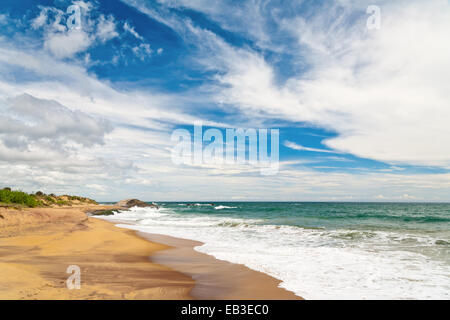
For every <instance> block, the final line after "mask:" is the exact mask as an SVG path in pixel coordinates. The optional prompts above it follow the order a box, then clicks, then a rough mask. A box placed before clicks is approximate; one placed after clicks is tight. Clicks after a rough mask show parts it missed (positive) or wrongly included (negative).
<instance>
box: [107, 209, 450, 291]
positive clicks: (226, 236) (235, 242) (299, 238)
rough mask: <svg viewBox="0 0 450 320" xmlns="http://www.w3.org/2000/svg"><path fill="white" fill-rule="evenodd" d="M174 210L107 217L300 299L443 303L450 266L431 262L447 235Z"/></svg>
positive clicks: (449, 284)
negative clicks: (190, 246) (189, 244)
mask: <svg viewBox="0 0 450 320" xmlns="http://www.w3.org/2000/svg"><path fill="white" fill-rule="evenodd" d="M217 207H221V206H217ZM223 207H225V208H223V209H227V208H230V207H227V206H223ZM178 210H179V209H178ZM218 210H220V209H218ZM179 211H180V212H178V211H177V210H174V209H170V208H160V209H159V210H156V209H152V208H135V209H132V210H130V211H128V212H123V213H117V214H115V215H114V216H108V217H105V219H108V220H113V221H118V222H120V221H127V222H133V221H134V223H135V225H123V227H126V228H130V229H134V230H139V231H142V232H148V233H157V234H166V235H170V236H174V237H179V238H185V239H192V240H197V241H200V242H202V243H204V244H203V245H201V246H198V247H196V248H195V250H197V251H199V252H202V253H206V254H210V255H212V256H214V257H216V258H217V259H221V260H226V261H229V262H232V263H238V264H244V265H246V266H247V267H249V268H251V269H254V270H257V271H260V272H264V273H267V274H269V275H271V276H273V277H275V278H277V279H280V280H281V281H282V283H281V286H282V287H284V288H286V289H288V290H291V291H293V292H295V293H296V294H297V295H299V296H302V297H304V298H306V299H335V298H341V299H364V298H367V299H378V298H379V299H431V298H434V299H448V298H449V293H450V281H449V276H448V275H449V274H450V268H449V264H448V263H446V262H443V261H444V260H439V259H437V260H436V259H434V258H433V257H434V256H437V257H438V256H439V255H440V254H441V253H442V252H444V251H446V250H448V245H449V240H448V239H446V237H441V236H439V235H434V234H414V233H408V232H393V231H381V230H370V231H369V230H352V229H351V228H345V229H334V230H333V229H324V228H319V229H313V228H306V227H305V228H303V227H299V226H290V225H275V224H269V223H270V220H267V219H266V218H261V219H247V218H240V217H236V216H230V215H227V214H226V213H227V211H226V210H225V211H224V213H221V214H214V213H208V214H204V213H203V214H198V213H194V212H192V211H188V212H189V213H186V211H183V210H179ZM121 226H122V225H121ZM430 252H431V253H430Z"/></svg>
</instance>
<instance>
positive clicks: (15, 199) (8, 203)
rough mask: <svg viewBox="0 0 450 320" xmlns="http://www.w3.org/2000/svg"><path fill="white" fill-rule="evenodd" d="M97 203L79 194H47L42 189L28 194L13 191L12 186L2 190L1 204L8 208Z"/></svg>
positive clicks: (0, 192) (0, 191) (0, 194)
mask: <svg viewBox="0 0 450 320" xmlns="http://www.w3.org/2000/svg"><path fill="white" fill-rule="evenodd" d="M86 204H97V202H95V201H94V200H92V199H89V198H84V197H78V196H69V195H63V196H56V195H54V194H53V193H52V194H50V195H46V194H45V193H43V192H42V191H38V192H36V193H35V194H28V193H25V192H22V191H13V190H11V188H3V189H1V190H0V206H2V207H8V208H17V209H20V208H21V207H30V208H34V207H51V206H54V205H57V206H72V205H86Z"/></svg>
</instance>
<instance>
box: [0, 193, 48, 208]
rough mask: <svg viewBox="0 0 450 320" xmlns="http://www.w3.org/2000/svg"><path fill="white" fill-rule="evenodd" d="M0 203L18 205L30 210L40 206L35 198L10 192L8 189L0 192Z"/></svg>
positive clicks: (26, 194)
mask: <svg viewBox="0 0 450 320" xmlns="http://www.w3.org/2000/svg"><path fill="white" fill-rule="evenodd" d="M0 202H3V203H14V204H20V205H24V206H27V207H32V208H34V207H36V206H38V205H39V204H40V201H38V200H37V199H36V196H34V195H30V194H28V193H25V192H22V191H11V190H10V189H9V190H8V188H5V189H3V190H0Z"/></svg>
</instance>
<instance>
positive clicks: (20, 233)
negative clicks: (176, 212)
mask: <svg viewBox="0 0 450 320" xmlns="http://www.w3.org/2000/svg"><path fill="white" fill-rule="evenodd" d="M103 208H108V209H111V208H112V207H111V206H108V207H105V206H80V207H70V208H36V209H26V210H22V211H18V210H14V209H5V208H0V275H1V276H0V299H196V298H203V299H257V298H259V299H298V297H296V296H294V294H292V293H290V292H288V291H285V290H283V289H280V288H277V285H278V283H279V281H277V280H275V279H273V278H271V277H269V276H267V275H265V274H262V273H259V272H254V271H251V270H249V269H247V268H245V267H243V266H239V265H233V264H230V263H227V262H222V261H218V260H216V259H214V258H212V257H210V256H206V255H203V254H200V253H198V252H195V251H194V250H192V247H193V244H194V243H193V242H190V241H184V240H180V239H175V238H171V240H170V241H171V245H172V246H168V245H166V244H161V243H157V242H154V241H149V240H146V239H144V238H142V237H139V236H137V235H136V234H135V232H134V231H131V230H126V229H121V228H117V227H115V226H114V225H113V224H111V223H110V222H107V221H102V220H100V219H95V218H91V217H88V216H87V215H86V213H85V212H86V211H89V210H99V209H103ZM167 239H169V238H167ZM167 239H166V240H167ZM170 241H169V242H170ZM166 243H167V241H166ZM174 246H175V247H174ZM168 249H171V250H168ZM165 252H167V253H168V255H165V254H163V253H165ZM158 253H161V255H158ZM177 261H178V262H177ZM70 265H77V266H79V267H80V269H81V289H79V290H77V289H72V290H69V289H67V287H66V279H67V278H68V277H69V276H70V274H68V273H66V270H67V268H68V267H69V266H70ZM193 279H195V281H194V280H193Z"/></svg>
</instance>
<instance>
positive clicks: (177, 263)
mask: <svg viewBox="0 0 450 320" xmlns="http://www.w3.org/2000/svg"><path fill="white" fill-rule="evenodd" d="M137 234H138V235H139V236H141V237H143V238H145V239H148V240H149V241H151V242H157V243H161V244H164V245H167V246H168V247H169V248H167V249H165V250H160V251H158V252H155V253H154V254H153V255H152V256H151V260H152V261H154V262H156V263H158V264H162V265H165V266H168V267H170V268H172V269H174V270H176V271H179V272H182V273H183V274H186V275H188V276H190V277H191V278H192V279H194V280H195V285H194V287H193V289H192V291H191V296H192V297H194V298H195V299H200V300H204V299H206V300H233V299H235V300H304V299H303V298H302V297H299V296H297V295H295V294H294V293H293V292H291V291H288V290H286V289H284V288H281V287H280V286H279V285H280V283H282V281H281V280H279V279H276V278H274V277H272V276H270V275H268V274H266V273H263V272H259V271H256V270H252V269H250V268H248V267H247V266H245V265H242V264H235V263H231V262H228V261H225V260H219V259H217V258H215V257H214V256H212V255H208V254H205V253H202V252H198V251H196V250H195V249H194V248H195V247H197V246H200V245H202V244H203V243H202V242H199V241H195V240H190V239H181V238H176V237H172V236H168V235H163V234H153V233H146V232H140V231H137Z"/></svg>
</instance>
